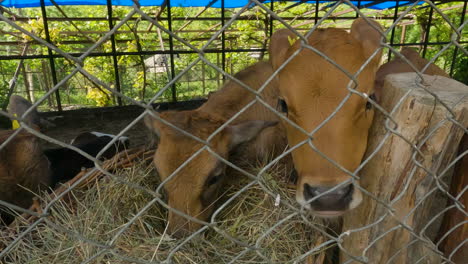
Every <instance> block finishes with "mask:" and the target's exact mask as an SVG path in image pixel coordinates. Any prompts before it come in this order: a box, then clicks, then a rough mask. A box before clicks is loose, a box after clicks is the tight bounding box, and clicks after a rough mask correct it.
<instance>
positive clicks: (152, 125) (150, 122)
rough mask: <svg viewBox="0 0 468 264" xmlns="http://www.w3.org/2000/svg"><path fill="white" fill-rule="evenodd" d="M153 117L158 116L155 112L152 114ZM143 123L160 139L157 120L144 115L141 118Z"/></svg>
mask: <svg viewBox="0 0 468 264" xmlns="http://www.w3.org/2000/svg"><path fill="white" fill-rule="evenodd" d="M153 114H154V115H156V116H159V114H157V113H156V112H153ZM143 121H144V123H145V126H146V127H147V128H148V129H149V130H150V131H151V132H153V133H154V134H155V135H156V137H158V138H159V137H160V134H161V133H160V131H159V125H158V123H159V122H158V120H157V119H156V118H154V117H153V116H152V115H150V114H146V116H145V117H144V118H143Z"/></svg>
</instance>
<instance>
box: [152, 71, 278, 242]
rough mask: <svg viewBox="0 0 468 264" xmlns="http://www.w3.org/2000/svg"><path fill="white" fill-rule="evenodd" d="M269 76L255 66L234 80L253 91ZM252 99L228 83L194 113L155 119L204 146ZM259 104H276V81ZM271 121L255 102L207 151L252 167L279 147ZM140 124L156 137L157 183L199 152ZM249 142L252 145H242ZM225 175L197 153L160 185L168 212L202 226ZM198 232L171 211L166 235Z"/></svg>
mask: <svg viewBox="0 0 468 264" xmlns="http://www.w3.org/2000/svg"><path fill="white" fill-rule="evenodd" d="M272 73H273V69H272V67H271V65H270V64H269V63H266V62H259V63H257V64H255V65H253V66H250V67H248V68H246V69H245V70H243V71H241V72H239V73H237V74H236V75H235V76H234V77H235V78H237V79H238V80H240V81H242V82H243V83H245V84H246V85H248V86H249V87H251V88H252V89H255V90H258V89H259V88H260V87H261V86H262V85H263V84H264V83H265V81H266V80H267V79H268V78H269V77H270V76H271V75H272ZM254 98H255V97H254V95H253V94H252V93H251V92H249V91H247V90H246V89H244V88H243V87H241V86H240V85H239V84H237V83H236V82H234V81H228V82H226V84H225V85H224V86H223V87H222V88H221V89H220V90H219V91H217V92H215V93H212V94H211V95H210V97H209V99H208V101H207V102H206V103H205V104H203V105H202V106H201V107H199V108H198V109H196V110H192V111H181V112H175V111H168V112H164V113H161V115H160V117H161V118H162V119H164V120H166V121H168V122H170V123H172V124H174V125H175V126H177V127H178V128H181V129H183V130H185V131H186V132H188V133H191V134H192V135H194V136H196V137H198V138H200V139H202V140H206V139H207V138H208V137H209V136H210V135H211V134H212V133H213V132H214V131H215V130H216V129H218V128H219V127H220V126H221V125H222V124H223V123H225V122H226V120H227V119H229V118H231V117H232V116H233V115H234V114H236V113H237V112H239V110H240V109H242V108H243V107H244V106H245V105H247V104H248V103H250V102H251V101H252V100H253V99H254ZM262 98H263V99H264V100H265V101H266V102H267V103H268V104H270V105H272V106H275V105H276V100H277V98H278V88H277V80H276V79H274V80H273V81H272V82H271V83H270V84H269V85H268V86H267V87H266V89H265V90H264V91H263V92H262ZM276 120H277V117H276V116H275V115H274V114H273V113H272V112H271V111H269V110H268V109H267V108H266V107H265V106H263V105H261V104H260V103H258V102H257V103H255V104H254V105H253V106H252V107H250V108H249V109H248V110H247V111H245V112H244V113H243V114H241V115H240V116H239V117H238V118H237V119H235V120H234V122H233V123H231V124H230V125H229V126H227V127H226V128H224V129H223V130H222V131H221V133H219V134H217V135H216V136H215V137H214V138H213V139H212V140H211V141H210V142H209V143H210V145H209V146H210V148H211V149H212V150H213V151H214V152H216V153H217V154H218V155H220V156H221V157H223V158H225V159H229V160H230V161H234V162H236V160H239V159H243V160H247V161H251V162H252V161H253V162H254V161H255V159H256V158H257V157H265V156H267V155H275V154H276V153H278V152H279V151H282V150H283V149H284V147H285V138H284V136H283V135H284V132H283V131H282V128H281V127H280V126H274V125H275V124H276V122H277V121H276ZM145 123H146V125H147V126H148V127H149V128H150V129H151V130H152V131H154V132H155V133H156V134H157V135H158V136H159V145H158V148H157V151H156V154H155V156H154V164H155V167H156V168H157V170H158V173H159V176H160V178H161V180H165V179H166V178H167V177H169V176H170V175H171V174H172V173H173V172H174V171H175V170H177V168H178V167H179V166H180V165H181V164H182V163H183V162H185V161H186V160H187V159H189V158H190V157H191V156H192V155H193V154H194V153H195V152H197V151H198V150H199V149H201V148H202V147H203V146H204V145H203V144H202V143H199V142H197V141H195V140H193V139H191V138H190V137H187V136H185V135H183V134H182V133H180V132H177V131H176V130H175V129H173V128H171V127H169V126H167V125H165V124H163V123H162V122H160V121H157V120H156V119H153V118H151V117H149V116H147V118H146V119H145ZM268 127H269V128H268ZM262 131H263V132H262ZM258 134H259V135H258ZM257 135H258V136H257ZM254 138H255V141H253V142H251V143H248V144H242V143H245V142H247V141H250V140H252V139H254ZM236 163H237V162H236ZM225 171H226V165H225V164H224V163H223V162H222V161H220V160H219V159H218V158H217V157H215V156H214V155H213V154H211V153H209V152H208V151H207V150H203V151H202V152H200V153H198V155H197V156H196V157H195V158H194V159H192V160H191V161H190V162H189V163H188V164H187V165H186V166H185V167H183V168H182V169H181V170H180V171H178V172H177V173H176V174H175V175H174V177H171V179H169V180H168V181H167V183H166V184H165V185H164V189H165V190H166V193H167V195H168V204H169V206H170V207H171V208H175V209H177V210H179V211H181V212H183V213H185V214H187V215H190V216H192V217H195V218H197V219H200V220H205V221H206V220H208V218H209V216H210V215H211V213H212V212H213V209H214V206H213V204H214V202H215V201H216V200H217V199H218V197H219V193H220V192H222V190H223V182H224V180H225ZM199 227H200V225H199V224H197V223H195V222H192V221H188V220H187V218H185V217H183V216H180V215H179V214H177V213H175V212H173V211H170V212H169V219H168V230H169V232H170V233H172V234H174V235H176V236H180V235H184V234H186V233H189V232H192V231H194V230H196V229H198V228H199Z"/></svg>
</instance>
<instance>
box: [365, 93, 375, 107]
mask: <svg viewBox="0 0 468 264" xmlns="http://www.w3.org/2000/svg"><path fill="white" fill-rule="evenodd" d="M369 98H370V99H372V101H374V102H375V101H376V99H377V98H376V97H375V93H373V94H371V95H369ZM370 109H372V104H371V102H369V101H367V103H366V110H370Z"/></svg>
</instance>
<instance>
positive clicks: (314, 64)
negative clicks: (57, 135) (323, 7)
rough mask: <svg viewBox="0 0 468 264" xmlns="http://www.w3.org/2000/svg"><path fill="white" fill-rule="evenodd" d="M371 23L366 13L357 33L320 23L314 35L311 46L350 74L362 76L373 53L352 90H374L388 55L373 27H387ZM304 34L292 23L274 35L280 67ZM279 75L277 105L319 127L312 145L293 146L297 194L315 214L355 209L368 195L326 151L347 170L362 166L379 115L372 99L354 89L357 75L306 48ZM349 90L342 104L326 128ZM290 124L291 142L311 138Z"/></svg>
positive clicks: (273, 56) (273, 53) (273, 51)
mask: <svg viewBox="0 0 468 264" xmlns="http://www.w3.org/2000/svg"><path fill="white" fill-rule="evenodd" d="M371 23H372V24H373V26H371V25H370V24H368V23H367V22H366V21H365V20H364V19H358V20H356V21H355V22H354V23H353V25H352V27H351V31H350V33H348V32H346V31H345V30H342V29H336V28H328V29H318V30H316V31H314V32H313V33H312V34H311V35H310V36H309V37H308V39H307V40H308V45H310V46H312V47H314V48H315V49H317V50H319V51H320V52H322V53H323V54H325V55H326V56H328V57H329V58H330V59H331V60H333V61H334V62H335V63H336V64H338V65H340V66H341V67H342V68H344V69H345V70H346V71H347V72H348V73H350V74H351V75H355V74H356V73H357V72H358V71H359V70H360V68H361V66H362V65H363V64H364V63H365V62H366V61H367V60H368V59H369V58H371V57H372V56H374V57H373V58H372V59H370V61H369V62H368V64H367V66H365V68H364V69H363V70H362V71H361V72H360V73H359V75H358V76H357V77H356V81H357V83H355V84H352V85H351V88H352V89H355V90H357V91H359V92H362V93H365V94H366V95H369V96H371V95H372V94H373V86H374V78H375V72H376V70H377V67H378V64H379V61H380V57H381V54H380V52H378V53H376V54H375V55H374V53H375V52H376V50H377V49H378V48H379V47H380V41H381V36H380V33H379V32H378V31H377V30H376V29H374V27H375V28H379V29H380V26H379V25H378V24H377V23H375V22H374V21H371ZM295 39H296V41H294V40H295ZM297 39H298V38H297V37H296V36H295V35H294V34H293V33H292V32H291V31H289V30H286V29H283V30H279V31H277V32H276V33H275V34H274V35H273V36H272V40H271V44H270V60H271V63H272V65H273V67H274V68H275V69H278V68H279V67H280V66H281V65H282V64H283V63H284V62H285V61H286V60H287V59H288V58H289V57H290V56H291V55H292V54H293V53H294V52H296V51H297V50H299V49H300V46H301V41H300V40H297ZM278 77H279V89H280V96H281V98H280V99H279V101H278V109H279V110H280V111H282V112H283V113H284V114H285V115H287V117H288V119H289V120H291V121H292V122H294V123H295V124H297V125H298V126H300V127H301V128H303V129H304V130H305V131H308V132H309V133H310V132H312V131H314V133H313V134H312V138H313V139H312V141H311V144H309V143H306V144H303V145H302V146H300V147H298V148H296V149H295V150H293V152H292V157H293V161H294V167H295V169H296V172H297V175H298V181H297V190H296V200H297V201H298V202H299V203H300V204H301V205H302V206H304V207H305V208H308V209H311V210H312V211H313V212H314V213H315V214H316V215H319V216H324V217H327V216H337V215H341V214H343V213H344V212H346V211H347V210H350V209H352V208H354V207H356V206H357V205H358V204H359V203H360V202H361V200H362V194H361V192H360V191H359V189H358V188H356V186H355V183H351V181H350V179H351V176H350V175H349V174H348V173H346V172H345V171H344V170H342V169H340V168H339V167H338V166H336V165H334V164H333V163H332V162H330V161H328V160H327V159H325V158H324V157H323V156H322V155H320V152H321V153H322V154H323V155H324V156H326V157H328V158H329V159H331V160H333V161H335V162H336V163H337V164H338V165H339V166H342V167H343V168H345V169H346V170H348V171H351V172H353V171H354V170H356V169H357V168H358V166H359V164H360V163H361V160H362V158H363V155H364V152H365V150H366V146H367V136H368V130H369V128H370V125H371V122H372V119H373V115H374V113H373V109H372V104H370V103H369V102H368V100H367V99H366V98H363V97H361V96H359V95H357V94H350V92H349V90H348V89H347V87H348V84H349V83H350V78H349V77H348V76H347V75H346V74H345V73H343V71H341V70H340V69H339V68H338V67H337V66H335V65H333V64H332V63H330V62H328V61H327V60H325V59H324V58H323V57H321V56H320V55H318V54H317V53H316V52H314V51H312V50H310V49H307V48H304V49H302V50H301V51H300V53H299V54H298V56H296V57H294V58H293V59H292V60H291V61H289V62H288V63H287V64H286V66H285V67H284V68H282V69H281V71H280V72H279V74H278ZM348 95H350V96H349V98H348V99H347V100H346V102H345V103H344V104H343V106H342V108H341V109H339V110H338V111H337V112H336V114H335V115H334V116H333V117H332V118H331V119H329V120H328V121H327V122H326V123H325V124H324V125H323V126H321V124H322V123H323V122H324V121H325V120H326V119H327V118H328V117H329V116H330V115H331V114H332V112H334V111H335V109H336V108H337V107H338V105H339V104H340V103H341V102H342V101H343V99H345V97H346V96H348ZM372 97H373V96H372ZM284 123H285V127H286V131H287V138H288V144H289V146H290V147H293V146H295V145H297V144H299V143H301V142H304V140H306V139H307V138H308V136H307V135H306V134H304V133H302V132H301V131H300V130H299V129H297V128H295V127H294V126H292V125H290V124H288V123H287V122H284ZM320 126H321V127H320ZM312 146H314V147H315V148H316V149H317V150H318V151H316V150H314V148H313V147H312ZM345 182H349V183H345ZM337 185H340V186H337Z"/></svg>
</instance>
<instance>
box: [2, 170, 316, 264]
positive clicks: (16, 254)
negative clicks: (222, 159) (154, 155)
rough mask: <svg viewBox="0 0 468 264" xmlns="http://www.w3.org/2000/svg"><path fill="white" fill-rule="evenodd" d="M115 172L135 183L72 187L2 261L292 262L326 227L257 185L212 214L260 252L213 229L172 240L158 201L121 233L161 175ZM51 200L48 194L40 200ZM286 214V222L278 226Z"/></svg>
mask: <svg viewBox="0 0 468 264" xmlns="http://www.w3.org/2000/svg"><path fill="white" fill-rule="evenodd" d="M252 170H253V171H254V172H255V171H258V169H255V168H253V169H252ZM115 174H116V175H117V176H118V177H119V179H122V180H123V182H130V183H131V184H132V186H129V185H128V184H124V183H121V182H120V181H116V180H114V179H112V178H103V179H101V180H95V181H94V184H89V186H87V187H86V188H84V189H83V188H81V189H79V190H75V191H73V192H71V195H69V196H67V199H66V201H63V200H59V201H57V203H56V204H54V206H53V207H52V211H51V216H49V217H48V218H47V221H44V222H43V223H41V224H39V225H37V226H35V227H34V228H33V229H32V230H31V232H29V233H28V235H26V236H24V237H23V238H22V239H21V240H20V241H19V243H18V244H17V245H16V246H15V248H14V249H12V250H11V251H10V252H9V253H8V254H7V255H6V257H5V258H4V259H3V262H4V263H5V264H6V263H160V262H163V261H164V260H168V259H169V260H170V262H171V263H271V262H273V263H289V262H292V260H294V259H296V258H298V257H300V256H301V255H303V254H304V253H307V252H309V251H310V250H311V249H313V248H314V247H315V246H317V245H319V244H320V243H322V242H323V241H325V240H324V239H323V236H321V235H320V233H319V232H318V231H317V229H324V228H322V227H321V226H320V222H319V221H318V220H311V218H310V217H309V220H311V221H310V222H309V221H304V220H303V218H302V217H301V216H298V215H295V216H292V217H290V215H291V214H292V213H294V210H293V209H291V208H290V207H288V206H287V205H284V204H283V203H281V204H280V205H275V197H271V196H269V195H267V194H266V193H265V191H264V190H263V189H262V187H261V186H260V185H259V184H255V185H253V186H252V187H251V188H249V189H248V190H247V191H246V192H244V193H243V194H241V195H240V196H239V197H237V198H236V199H235V200H234V201H233V202H231V203H230V204H228V205H227V206H226V207H225V209H223V211H222V212H221V213H220V215H219V216H218V217H217V218H216V221H217V224H218V225H217V226H218V227H219V228H220V229H221V230H225V231H226V232H227V233H228V234H230V235H231V236H232V237H235V238H236V239H238V240H239V241H242V242H243V243H246V244H248V245H250V246H251V247H255V246H257V248H258V250H252V249H248V248H246V247H245V246H242V245H239V244H237V243H234V242H232V241H231V240H230V239H229V238H227V237H225V236H223V235H222V234H220V233H218V232H216V231H214V230H212V229H210V230H207V231H206V232H204V233H202V234H201V235H198V236H196V237H194V238H193V239H191V240H189V241H188V242H185V243H183V242H184V239H180V240H175V239H173V238H171V237H170V236H168V235H167V234H165V233H164V231H165V219H166V214H167V211H166V210H165V209H164V208H163V207H162V206H161V205H159V204H158V203H157V202H156V203H154V204H153V205H152V206H150V207H148V209H147V210H146V211H145V213H143V214H142V215H141V216H139V217H138V218H137V219H136V221H135V222H134V223H133V224H131V225H129V227H128V229H125V231H123V232H122V228H125V227H126V224H127V223H128V222H129V221H130V219H132V218H133V217H134V216H135V215H136V214H137V213H138V212H139V211H140V210H141V209H142V208H144V207H145V206H147V204H148V203H149V202H150V201H152V200H153V199H154V196H153V194H152V192H151V191H152V190H155V186H157V185H158V183H159V179H158V177H157V175H156V173H155V172H154V170H153V169H152V166H151V165H150V164H148V162H140V163H139V164H137V165H136V166H130V167H127V168H123V169H120V170H118V171H117V172H116V173H115ZM274 174H275V171H273V172H271V173H268V174H265V175H264V176H263V180H262V183H263V184H264V186H265V187H266V188H268V189H269V190H271V191H272V192H274V193H277V194H279V195H280V197H281V199H282V200H283V201H287V202H289V203H290V204H295V201H294V190H292V189H290V188H287V187H286V184H284V183H282V182H278V180H277V179H279V178H280V177H278V176H276V175H274ZM248 182H249V179H248V178H247V177H241V180H240V181H237V183H236V184H234V185H231V186H230V188H229V190H228V191H227V194H226V197H225V198H224V199H225V200H227V199H228V198H229V197H232V195H234V194H235V193H236V192H237V191H238V190H240V189H241V188H242V187H243V186H245V184H247V183H248ZM134 186H140V187H141V188H134ZM52 198H53V197H50V196H48V197H46V198H44V201H43V202H47V201H50V200H51V199H52ZM286 217H289V219H288V220H287V221H285V222H284V223H282V224H280V225H278V226H275V225H276V224H277V223H278V222H279V221H281V220H282V219H284V218H286ZM312 224H313V225H315V228H314V227H312V226H311V225H312ZM25 225H28V226H29V223H26V224H25ZM17 228H18V229H22V230H24V228H25V227H24V226H23V227H21V226H18V227H17ZM18 231H19V230H18ZM267 231H269V232H268V233H266V232H267ZM120 232H121V233H120ZM13 233H15V236H17V233H16V232H13ZM18 233H20V232H18ZM11 234H12V233H11V232H9V233H5V232H3V233H2V237H0V245H1V242H2V241H3V243H4V244H6V245H8V244H9V243H11V239H12V235H11ZM118 234H119V235H118ZM259 238H261V239H259ZM323 251H324V249H323V248H322V249H320V250H318V251H317V252H313V253H312V254H311V256H308V257H304V258H303V259H300V260H299V261H298V263H322V260H321V259H322V258H323ZM315 261H317V262H315ZM0 262H1V261H0Z"/></svg>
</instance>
